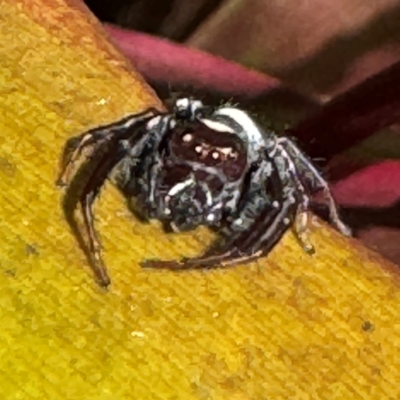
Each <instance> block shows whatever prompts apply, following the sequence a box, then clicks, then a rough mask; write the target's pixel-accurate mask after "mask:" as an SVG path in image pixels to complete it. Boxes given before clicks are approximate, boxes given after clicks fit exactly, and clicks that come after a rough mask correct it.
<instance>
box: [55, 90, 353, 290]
mask: <svg viewBox="0 0 400 400" xmlns="http://www.w3.org/2000/svg"><path fill="white" fill-rule="evenodd" d="M73 140H74V141H75V143H78V144H77V145H75V149H74V151H73V152H71V153H70V154H69V158H68V160H67V162H66V164H65V168H64V170H63V173H62V178H61V180H62V182H66V181H68V179H69V173H70V169H71V167H72V166H73V163H74V162H75V161H76V160H77V158H79V156H80V155H81V154H82V151H83V150H84V149H85V148H89V149H90V159H89V162H90V163H93V168H91V175H90V176H89V177H88V179H87V183H86V185H85V187H84V188H83V190H82V193H81V194H80V202H81V205H82V211H83V216H84V221H85V226H86V230H87V233H88V238H89V244H90V252H91V254H92V256H93V262H94V266H95V267H96V271H97V273H98V276H99V279H100V282H101V283H102V284H103V285H108V284H109V282H110V280H109V277H108V274H107V271H106V268H105V266H104V264H103V262H102V258H101V252H100V245H99V240H98V238H97V235H96V231H95V228H94V221H93V213H92V205H93V202H94V200H95V197H96V195H97V194H98V192H99V190H100V189H101V187H102V185H103V184H104V182H105V180H106V179H107V177H108V175H109V174H110V172H111V171H113V170H114V168H115V167H116V166H117V165H118V168H117V169H116V170H117V171H118V172H117V182H118V184H119V186H120V187H121V189H122V190H123V192H124V193H125V194H126V195H127V196H128V197H129V198H131V199H132V204H133V205H134V207H135V209H136V211H137V212H138V213H139V214H140V215H141V216H142V217H144V218H146V219H158V220H160V221H162V222H163V223H164V225H166V226H168V227H170V228H171V229H172V230H174V231H184V230H190V229H194V228H195V227H197V226H199V225H208V226H211V227H213V228H216V229H217V230H218V231H219V232H220V233H221V241H220V242H218V243H217V244H216V245H215V246H213V247H212V248H211V249H210V250H209V251H207V252H206V253H205V254H203V255H202V256H200V257H197V258H192V259H182V260H178V261H156V260H148V261H145V262H144V263H143V265H145V266H152V267H167V268H196V267H198V268H199V267H200V268H207V267H208V268H211V267H218V266H227V265H234V264H237V263H239V262H245V261H249V260H253V259H255V258H257V257H260V256H261V255H264V254H267V253H268V252H269V251H270V250H271V249H272V247H273V246H274V245H275V244H276V242H277V241H278V240H279V239H280V238H281V236H282V235H283V233H284V232H285V231H286V230H287V229H288V228H289V227H291V226H293V223H294V222H296V225H295V233H296V234H297V236H298V238H299V239H300V240H301V242H302V243H303V245H304V248H305V249H306V250H307V251H312V246H311V245H310V244H308V243H307V242H306V237H305V236H304V231H305V229H306V216H307V211H308V209H309V202H310V195H311V193H312V192H314V191H317V190H320V189H322V190H323V191H324V193H325V196H326V198H327V200H328V202H329V210H330V217H331V220H332V222H333V224H334V225H335V226H336V227H337V228H338V229H339V230H340V231H341V232H343V233H344V234H346V235H349V234H350V231H349V229H348V228H347V227H346V226H345V225H344V224H343V223H342V222H341V220H340V218H339V215H338V211H337V207H336V204H335V202H334V199H333V197H332V195H331V192H330V190H329V187H328V184H327V182H326V181H325V180H324V179H323V178H322V176H321V175H320V174H319V173H318V171H317V170H316V169H315V167H314V166H313V165H312V163H311V162H310V160H309V159H308V158H307V157H306V156H305V155H304V154H303V153H302V152H301V151H300V150H299V149H298V147H297V146H296V145H295V144H294V142H292V141H291V140H290V139H288V138H285V137H277V136H276V135H275V134H273V133H272V132H270V131H266V130H263V129H261V128H260V127H259V126H258V125H257V124H256V123H255V121H254V120H253V119H252V118H251V117H250V116H249V115H248V114H247V113H246V112H244V111H242V110H240V109H238V108H235V107H231V106H226V105H225V106H221V107H217V108H212V107H206V106H204V105H203V104H202V103H201V102H200V101H198V100H191V99H188V98H183V99H179V100H177V101H176V102H175V106H174V109H173V110H172V111H171V112H169V113H160V112H158V111H156V110H153V109H152V110H148V111H146V112H144V113H142V114H136V115H131V116H128V117H126V118H124V119H123V120H121V121H118V122H116V123H113V124H110V125H107V126H102V127H99V128H95V129H92V130H90V131H88V132H86V133H84V134H83V135H81V136H79V137H78V138H74V139H73Z"/></svg>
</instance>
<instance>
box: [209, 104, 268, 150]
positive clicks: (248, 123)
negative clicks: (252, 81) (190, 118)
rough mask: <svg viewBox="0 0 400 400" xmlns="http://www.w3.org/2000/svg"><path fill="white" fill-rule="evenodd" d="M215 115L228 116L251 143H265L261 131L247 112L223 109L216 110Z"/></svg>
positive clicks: (231, 108) (230, 108)
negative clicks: (240, 128) (241, 129)
mask: <svg viewBox="0 0 400 400" xmlns="http://www.w3.org/2000/svg"><path fill="white" fill-rule="evenodd" d="M214 115H226V116H227V117H230V118H232V119H233V120H234V121H235V122H236V123H237V124H239V125H240V126H241V127H242V128H243V131H244V132H246V133H247V137H248V139H249V141H250V142H253V143H257V144H260V143H264V137H263V135H262V133H261V132H260V129H259V128H258V127H257V125H256V124H255V123H254V121H253V120H252V119H251V118H250V116H249V115H248V114H247V113H246V112H244V111H242V110H239V109H237V108H233V107H223V108H219V109H218V110H216V111H215V113H214Z"/></svg>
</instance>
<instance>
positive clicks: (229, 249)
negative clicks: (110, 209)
mask: <svg viewBox="0 0 400 400" xmlns="http://www.w3.org/2000/svg"><path fill="white" fill-rule="evenodd" d="M296 209H297V205H296V202H295V199H294V197H293V196H291V197H290V198H286V199H285V200H283V202H282V204H281V206H280V208H277V209H274V210H271V209H268V210H266V212H265V213H262V214H261V215H260V216H259V217H258V219H257V220H256V221H255V222H254V224H253V225H252V226H251V227H250V229H248V230H246V231H244V232H242V233H241V234H240V235H238V236H237V237H236V238H235V239H234V240H232V241H228V242H226V243H225V244H224V246H223V247H221V248H220V249H219V250H218V252H214V254H208V253H206V254H204V255H203V256H200V257H195V258H188V259H182V260H173V261H159V260H147V261H145V262H143V263H142V266H143V267H147V268H164V269H174V270H180V269H211V268H220V267H223V268H227V267H232V266H234V265H237V264H244V263H248V262H250V261H253V260H256V259H257V258H259V257H261V256H262V255H265V254H267V253H269V252H270V251H271V250H272V248H273V247H274V246H275V244H276V243H277V242H278V241H279V239H280V238H281V237H282V235H283V234H284V233H285V232H286V231H287V230H288V228H289V227H290V225H291V223H292V222H293V219H294V217H295V215H296Z"/></svg>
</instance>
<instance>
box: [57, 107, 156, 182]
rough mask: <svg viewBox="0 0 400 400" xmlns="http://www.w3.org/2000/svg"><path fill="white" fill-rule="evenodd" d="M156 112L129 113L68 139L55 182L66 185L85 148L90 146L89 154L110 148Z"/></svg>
mask: <svg viewBox="0 0 400 400" xmlns="http://www.w3.org/2000/svg"><path fill="white" fill-rule="evenodd" d="M157 114H159V112H158V111H157V110H156V109H154V108H150V109H148V110H146V111H144V112H143V113H140V114H134V115H129V116H128V117H125V118H123V119H122V120H120V121H117V122H113V123H111V124H108V125H104V126H100V127H98V128H94V129H91V130H89V131H87V132H85V133H83V134H81V135H80V136H78V137H74V138H71V139H69V140H68V142H67V145H66V149H69V151H68V152H67V154H66V157H65V160H64V162H63V165H62V168H61V172H60V176H59V178H58V180H57V184H58V185H59V186H66V185H67V184H68V183H69V182H70V180H71V174H72V170H73V167H74V164H75V163H76V161H77V160H78V159H79V157H80V156H81V155H82V152H83V151H84V150H85V149H86V148H88V147H91V148H92V149H91V150H92V151H91V154H95V153H97V152H98V151H99V150H101V148H104V149H105V151H106V149H107V148H108V147H110V148H112V147H113V146H114V144H115V142H120V141H121V140H124V139H127V138H129V137H130V136H132V135H133V132H132V130H133V129H136V132H138V133H139V130H138V129H137V128H138V127H139V125H142V124H144V123H146V122H147V121H149V120H150V119H151V118H153V117H154V116H155V115H157Z"/></svg>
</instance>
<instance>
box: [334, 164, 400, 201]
mask: <svg viewBox="0 0 400 400" xmlns="http://www.w3.org/2000/svg"><path fill="white" fill-rule="evenodd" d="M332 189H333V192H334V195H335V198H336V199H337V201H338V202H339V203H340V204H341V205H343V206H352V207H356V206H357V207H371V208H372V207H389V206H391V205H393V204H394V203H396V201H400V161H384V162H382V163H379V164H374V165H371V166H369V167H366V168H364V169H362V170H360V171H357V172H355V173H354V174H352V175H350V176H348V177H346V178H345V179H342V180H341V181H339V182H337V183H336V184H334V185H333V186H332Z"/></svg>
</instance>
